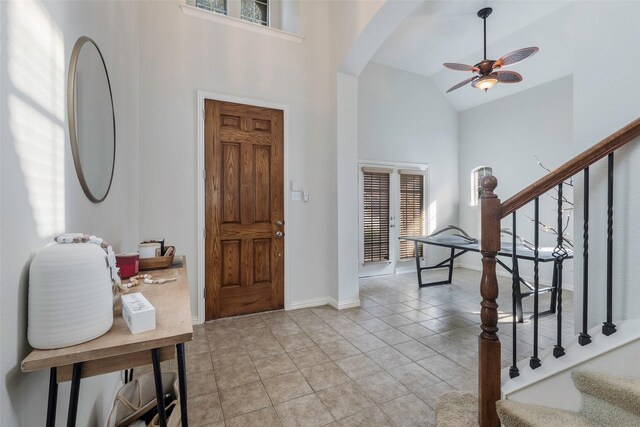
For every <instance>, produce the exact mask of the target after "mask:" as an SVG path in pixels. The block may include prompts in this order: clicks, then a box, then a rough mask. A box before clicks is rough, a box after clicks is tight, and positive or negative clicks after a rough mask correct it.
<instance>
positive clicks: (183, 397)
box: [176, 343, 189, 427]
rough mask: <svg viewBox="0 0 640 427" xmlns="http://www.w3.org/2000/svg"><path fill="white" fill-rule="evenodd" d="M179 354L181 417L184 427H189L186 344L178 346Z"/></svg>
mask: <svg viewBox="0 0 640 427" xmlns="http://www.w3.org/2000/svg"><path fill="white" fill-rule="evenodd" d="M176 351H177V354H178V381H179V387H180V416H181V417H182V427H189V416H188V414H187V374H186V367H185V357H184V343H180V344H176Z"/></svg>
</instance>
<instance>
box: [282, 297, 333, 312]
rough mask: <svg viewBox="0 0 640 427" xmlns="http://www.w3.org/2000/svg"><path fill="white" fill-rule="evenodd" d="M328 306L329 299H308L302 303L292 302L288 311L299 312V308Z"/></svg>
mask: <svg viewBox="0 0 640 427" xmlns="http://www.w3.org/2000/svg"><path fill="white" fill-rule="evenodd" d="M327 304H329V298H328V297H323V298H313V299H307V300H302V301H292V302H291V303H290V304H289V308H288V309H287V310H297V309H299V308H309V307H318V306H321V305H327Z"/></svg>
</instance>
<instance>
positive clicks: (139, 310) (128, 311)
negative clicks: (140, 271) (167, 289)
mask: <svg viewBox="0 0 640 427" xmlns="http://www.w3.org/2000/svg"><path fill="white" fill-rule="evenodd" d="M120 299H121V301H122V318H123V319H124V323H126V324H127V326H128V327H129V330H130V331H131V333H132V334H139V333H140V332H146V331H151V330H153V329H155V328H156V309H155V308H154V307H153V306H152V305H151V303H149V301H147V299H146V298H145V297H144V295H142V294H141V293H140V292H136V293H135V294H126V295H122V297H121V298H120Z"/></svg>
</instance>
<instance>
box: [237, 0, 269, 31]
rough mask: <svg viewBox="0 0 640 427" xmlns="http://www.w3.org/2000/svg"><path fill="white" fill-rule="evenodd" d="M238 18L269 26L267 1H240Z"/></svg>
mask: <svg viewBox="0 0 640 427" xmlns="http://www.w3.org/2000/svg"><path fill="white" fill-rule="evenodd" d="M240 18H242V19H244V20H246V21H249V22H255V23H256V24H261V25H265V26H267V27H268V26H269V3H268V0H242V4H241V9H240Z"/></svg>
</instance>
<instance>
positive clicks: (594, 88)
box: [573, 2, 640, 325]
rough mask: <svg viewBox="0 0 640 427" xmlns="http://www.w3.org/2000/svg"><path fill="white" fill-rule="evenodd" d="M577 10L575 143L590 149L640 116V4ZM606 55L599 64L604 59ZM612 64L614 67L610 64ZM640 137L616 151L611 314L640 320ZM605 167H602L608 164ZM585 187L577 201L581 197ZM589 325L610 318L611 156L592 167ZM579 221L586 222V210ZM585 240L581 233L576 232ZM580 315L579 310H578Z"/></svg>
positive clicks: (579, 269) (578, 263)
mask: <svg viewBox="0 0 640 427" xmlns="http://www.w3.org/2000/svg"><path fill="white" fill-rule="evenodd" d="M574 10H575V24H574V25H575V41H574V43H575V47H574V58H575V73H574V98H573V101H574V118H573V127H574V129H573V134H574V139H575V143H576V145H577V146H579V147H580V148H581V149H586V148H588V147H590V146H591V145H593V144H594V143H596V142H598V141H599V140H600V139H602V138H604V137H606V136H608V135H610V134H611V133H613V132H614V131H616V130H617V129H619V128H621V127H622V126H624V125H626V124H627V123H629V122H631V121H632V120H634V119H637V118H638V117H640V103H639V102H638V99H640V86H638V85H637V84H629V82H632V81H634V79H636V78H637V73H636V72H635V71H636V70H638V69H639V68H640V56H639V55H634V54H632V53H630V52H636V51H637V46H638V41H639V40H640V28H639V27H638V25H637V23H636V22H635V21H636V18H637V17H638V16H640V3H638V2H578V3H576V4H574ZM604 57H607V58H609V59H608V60H607V61H602V58H604ZM612 64H615V66H612ZM639 142H640V141H638V140H636V141H634V142H631V143H629V144H628V145H627V146H626V147H625V148H623V149H621V150H619V152H617V153H616V155H615V156H616V168H615V182H616V183H615V192H614V319H616V318H618V319H628V318H637V317H640V287H639V286H638V285H637V279H638V277H640V263H638V258H639V257H640V246H639V245H638V241H639V240H640V225H639V223H638V220H637V218H638V211H639V210H640V187H639V186H638V185H637V183H638V182H640V170H639V169H638V167H637V166H638V165H639V164H640V144H639ZM602 166H605V168H603V167H602ZM580 190H581V189H580V188H576V201H577V202H578V203H581V202H582V198H581V194H582V192H581V191H580ZM590 194H591V198H590V202H591V207H592V208H591V210H590V221H589V223H590V230H591V231H590V236H591V237H590V241H589V247H590V248H591V249H590V254H591V257H590V259H591V267H590V274H589V276H590V278H589V280H590V284H591V286H590V288H589V301H590V304H589V313H590V314H589V316H590V324H591V325H596V324H598V323H600V322H602V321H604V320H605V304H604V301H605V283H606V282H605V272H606V268H605V261H604V260H605V259H606V258H605V252H604V248H605V246H606V243H605V242H606V160H605V161H603V162H601V163H600V164H599V165H598V167H594V168H592V170H591V192H590ZM578 214H579V215H578V216H576V224H582V216H581V213H580V212H578ZM577 237H578V239H576V240H577V243H578V245H580V246H581V245H582V241H581V238H580V237H581V236H577ZM575 264H576V267H575V270H576V284H577V286H576V288H577V289H576V294H577V295H576V297H581V294H582V292H581V291H582V290H581V287H580V286H579V285H578V284H579V283H581V280H582V273H581V272H582V262H581V260H577V261H576V263H575ZM575 315H576V318H579V317H578V316H581V307H580V306H578V307H576V314H575Z"/></svg>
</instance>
